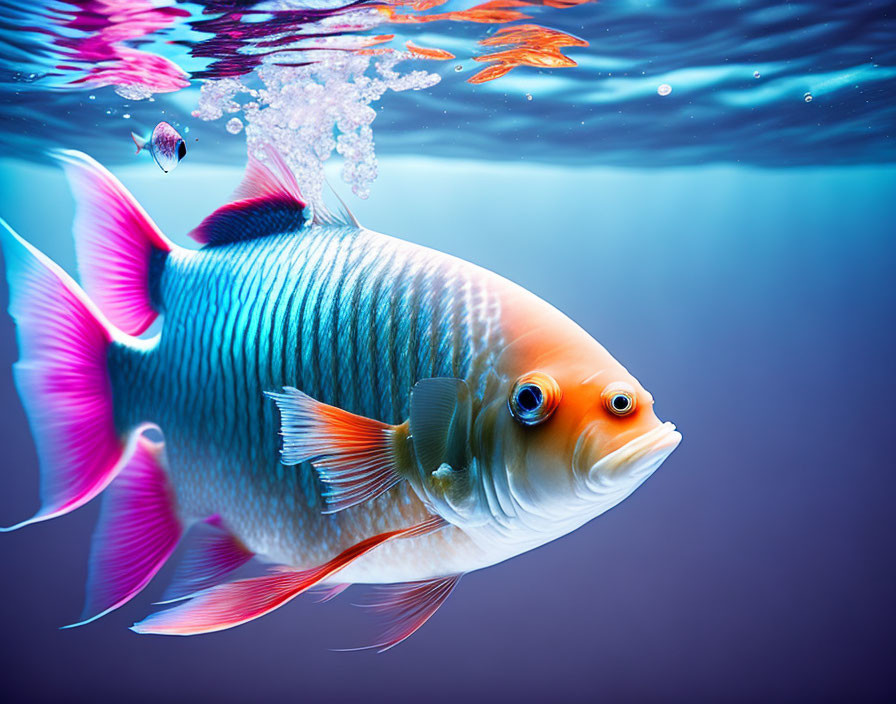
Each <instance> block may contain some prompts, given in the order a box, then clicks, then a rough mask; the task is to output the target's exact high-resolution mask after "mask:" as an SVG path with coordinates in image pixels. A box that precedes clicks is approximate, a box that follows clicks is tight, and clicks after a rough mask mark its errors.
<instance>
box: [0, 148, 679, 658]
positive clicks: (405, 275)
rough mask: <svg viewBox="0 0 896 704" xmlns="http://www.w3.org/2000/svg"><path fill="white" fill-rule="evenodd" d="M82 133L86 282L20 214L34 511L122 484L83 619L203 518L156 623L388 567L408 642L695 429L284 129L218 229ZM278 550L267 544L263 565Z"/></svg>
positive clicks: (392, 637)
mask: <svg viewBox="0 0 896 704" xmlns="http://www.w3.org/2000/svg"><path fill="white" fill-rule="evenodd" d="M59 156H60V159H61V160H62V162H63V164H64V166H65V168H66V170H67V172H68V175H69V178H70V181H71V184H72V188H73V191H74V195H75V197H76V200H77V215H76V220H75V226H74V231H75V243H76V251H77V257H78V267H79V270H80V275H81V284H82V286H83V289H82V288H81V286H79V285H78V284H76V283H75V282H74V281H73V280H72V279H71V278H70V277H69V276H68V274H66V273H65V272H64V271H63V270H62V269H60V268H59V267H58V266H57V265H56V264H54V263H53V262H52V261H50V260H49V259H48V258H47V257H46V256H44V255H43V254H41V253H40V252H39V251H37V250H36V249H35V248H34V247H32V246H31V245H30V244H28V243H27V242H26V241H24V240H23V239H21V238H20V237H19V236H18V235H16V234H15V233H14V232H13V231H12V230H11V229H10V228H9V227H8V226H6V224H5V223H3V225H4V227H3V228H0V231H2V245H3V252H4V257H5V260H6V267H7V276H8V280H9V285H10V298H11V303H10V312H11V313H12V316H13V317H14V318H15V321H16V324H17V326H18V328H17V329H18V340H19V348H20V355H21V357H20V360H19V361H18V362H17V363H16V365H15V368H14V370H15V380H16V384H17V386H18V390H19V393H20V395H21V398H22V402H23V404H24V406H25V410H26V412H27V414H28V417H29V420H30V423H31V427H32V430H33V433H34V438H35V441H36V444H37V451H38V455H39V459H40V468H41V482H42V485H41V497H42V507H41V508H40V510H39V511H38V513H37V514H36V515H35V516H33V517H32V518H30V519H28V520H26V521H24V522H23V523H20V524H19V525H17V526H13V528H18V527H20V526H23V525H26V524H29V523H34V522H36V521H43V520H47V519H49V518H53V517H55V516H60V515H62V514H65V513H68V512H69V511H72V510H74V509H75V508H77V507H79V506H81V505H83V504H85V503H86V502H88V501H90V500H91V499H92V498H94V497H95V496H97V495H98V494H100V493H104V499H103V507H102V511H101V515H100V520H99V525H98V527H97V528H96V532H95V534H94V538H93V545H92V551H91V562H90V572H89V578H88V584H87V600H86V606H85V611H84V615H83V621H82V623H84V622H87V621H91V620H93V619H95V618H97V617H99V616H101V615H103V614H105V613H108V612H109V611H111V610H112V609H115V608H117V607H119V606H121V605H122V604H124V603H125V602H127V601H128V600H129V599H131V598H132V597H133V596H134V595H135V594H137V593H138V592H139V591H140V590H141V589H143V587H145V586H146V584H147V583H148V582H149V581H150V580H151V579H152V577H153V576H154V575H155V574H156V572H157V571H158V570H159V569H160V568H161V567H162V565H163V564H164V563H165V561H166V560H167V559H168V557H169V556H170V555H171V554H172V552H173V551H174V549H175V547H176V546H177V545H178V543H179V541H181V539H182V538H183V539H185V540H187V541H188V542H189V544H188V546H187V553H186V556H185V558H184V560H183V562H182V563H181V564H180V565H179V567H178V569H177V570H176V572H175V577H174V582H173V584H172V585H171V587H170V588H169V591H168V594H167V597H168V599H169V600H171V601H177V602H178V603H177V604H176V605H174V606H173V607H171V608H168V609H166V610H162V611H159V612H157V613H155V614H152V615H151V616H149V617H148V618H146V619H145V620H143V621H141V622H140V623H138V624H136V625H135V626H134V627H133V628H134V630H135V631H137V632H138V633H165V634H180V635H184V634H194V633H206V632H210V631H215V630H220V629H224V628H229V627H231V626H236V625H238V624H241V623H244V622H246V621H249V620H250V619H254V618H257V617H258V616H261V615H263V614H265V613H268V612H269V611H272V610H273V609H276V608H277V607H278V606H281V605H282V604H284V603H286V602H287V601H289V600H290V599H292V598H294V597H296V596H297V595H298V594H301V593H302V592H305V591H307V590H309V589H311V588H320V587H324V588H326V589H327V590H328V595H330V596H332V595H335V594H336V593H338V592H339V591H340V590H341V589H343V588H344V587H345V586H346V585H348V584H352V583H373V584H379V585H388V586H383V587H381V588H380V592H379V596H378V597H376V598H375V605H376V606H377V607H378V609H380V610H381V611H384V612H386V614H387V616H388V628H387V629H386V632H385V633H384V635H383V637H382V638H381V639H380V640H379V642H377V643H376V646H377V647H379V648H387V647H391V646H392V645H394V644H395V643H397V642H399V641H401V640H403V639H404V638H406V637H407V636H409V635H410V634H411V633H413V632H414V631H415V630H416V629H417V628H419V627H420V625H422V624H423V623H424V622H425V621H426V620H427V619H428V618H429V617H430V616H431V615H432V614H433V613H434V612H435V611H436V609H437V608H438V607H439V606H440V605H441V604H442V602H443V601H444V600H445V599H446V598H447V596H448V595H449V594H450V592H451V591H452V589H453V588H454V586H455V584H456V583H457V581H458V579H459V578H460V576H461V575H463V574H464V573H465V572H469V571H471V570H477V569H481V568H483V567H487V566H489V565H493V564H495V563H497V562H501V561H502V560H506V559H507V558H509V557H512V556H514V555H518V554H520V553H522V552H525V551H527V550H531V549H532V548H534V547H536V546H538V545H542V544H544V543H547V542H548V541H551V540H554V539H555V538H558V537H560V536H562V535H564V534H566V533H568V532H570V531H572V530H574V529H575V528H577V527H579V526H581V525H582V524H584V523H585V522H587V521H589V520H591V519H592V518H594V517H595V516H597V515H598V514H600V513H603V512H604V511H606V510H607V509H609V508H611V507H612V506H615V505H616V504H617V503H619V502H620V501H622V500H623V499H624V498H625V497H626V496H628V495H629V494H630V493H631V492H632V491H634V490H635V489H636V488H637V487H638V486H639V485H640V484H641V483H642V482H643V481H644V480H645V479H647V477H648V476H650V474H651V473H652V472H653V471H654V470H656V469H657V467H658V466H659V465H660V464H661V463H662V462H663V460H664V459H665V458H666V457H667V456H668V455H669V453H670V452H672V450H673V449H674V448H675V447H676V446H677V445H678V443H679V441H680V439H681V436H680V435H679V433H678V432H676V430H675V428H674V426H673V425H672V424H671V423H662V422H660V421H659V420H658V419H657V417H656V415H654V411H653V398H652V397H651V396H650V394H649V393H647V391H645V390H644V389H643V388H642V387H641V385H640V384H639V383H638V382H637V381H636V380H635V379H634V378H633V377H632V376H631V374H629V373H628V372H627V371H626V370H625V369H624V368H623V367H622V366H621V365H620V364H619V363H618V362H617V361H616V360H615V359H613V357H611V356H610V354H609V353H608V352H607V351H606V350H605V349H604V348H603V347H602V346H601V345H600V344H598V343H597V342H596V341H595V340H594V339H593V338H592V337H591V336H590V335H588V334H587V333H586V332H585V331H584V330H582V329H581V328H580V327H578V326H577V325H576V324H575V323H573V322H572V321H571V320H569V319H568V318H567V317H566V316H564V315H563V314H561V313H560V312H558V311H557V310H556V309H554V308H553V307H551V306H550V305H548V304H547V303H545V302H544V301H542V300H540V299H539V298H537V297H536V296H534V295H532V294H531V293H528V292H527V291H525V290H524V289H522V288H520V287H519V286H517V285H515V284H513V283H511V282H509V281H507V280H506V279H503V278H501V277H500V276H497V275H495V274H493V273H491V272H489V271H486V270H484V269H481V268H479V267H477V266H474V265H472V264H469V263H467V262H464V261H461V260H458V259H456V258H454V257H451V256H447V255H445V254H441V253H439V252H435V251H433V250H430V249H426V248H424V247H419V246H416V245H413V244H410V243H408V242H403V241H401V240H398V239H393V238H392V237H387V236H385V235H382V234H378V233H376V232H372V231H371V230H368V229H366V228H364V227H361V226H360V225H359V224H358V223H357V221H355V220H354V218H353V217H352V216H351V215H350V214H348V213H347V212H344V213H341V214H338V215H334V214H333V213H331V212H329V211H327V210H326V209H324V208H317V209H316V212H311V211H312V210H314V209H313V208H311V207H309V206H306V203H305V202H304V201H303V199H302V197H301V195H300V193H299V189H298V186H297V184H296V181H295V178H294V176H293V174H292V172H291V171H290V170H289V168H288V167H287V166H286V165H285V164H284V163H283V161H282V160H281V159H280V158H279V156H278V155H277V154H276V153H274V152H273V151H267V152H265V153H264V154H259V157H258V158H255V157H252V156H250V159H249V165H248V168H247V173H246V176H245V179H244V181H243V183H242V185H241V186H240V187H239V189H238V190H237V192H236V194H235V199H234V202H232V203H230V204H229V205H225V206H224V207H222V208H220V209H219V210H217V211H216V212H214V213H213V214H211V215H210V216H209V217H207V218H206V219H205V220H204V221H203V222H202V223H201V224H200V225H199V226H198V227H197V228H196V229H195V230H193V231H192V232H191V233H190V234H191V235H192V236H193V238H194V239H196V240H198V241H199V242H200V243H201V244H202V247H201V248H199V249H195V250H194V249H185V248H182V247H179V246H176V245H175V244H173V243H172V242H171V241H170V240H169V239H167V238H166V237H165V236H164V235H163V234H162V233H161V232H160V231H159V229H158V228H157V227H156V226H155V224H153V222H152V221H151V220H150V218H149V217H148V215H147V214H146V212H145V211H144V210H143V209H142V208H141V207H140V205H138V204H137V203H136V201H135V200H134V199H133V197H132V196H131V195H130V194H129V193H128V192H127V191H126V190H125V188H124V187H123V186H122V185H121V183H119V181H118V180H116V179H115V177H114V176H112V174H110V173H109V172H108V171H106V170H105V169H104V168H102V167H101V166H100V165H99V164H97V163H96V162H95V161H93V160H92V159H91V158H90V157H88V156H86V155H84V154H81V153H79V152H73V151H66V152H61V153H60V155H59ZM262 159H263V160H262ZM0 222H2V221H0ZM157 317H160V318H161V325H160V326H159V332H158V333H157V334H156V335H154V336H153V337H148V338H147V337H145V336H144V337H139V336H140V335H141V334H142V333H144V332H146V331H147V329H148V328H149V327H150V325H151V324H152V323H153V322H154V321H156V319H157ZM150 429H153V430H152V431H150ZM159 437H163V438H164V443H161V442H158V438H159ZM13 528H9V529H6V530H12V529H13ZM187 533H189V534H187ZM253 557H256V558H257V560H256V561H255V563H253V564H257V563H262V564H263V565H265V571H264V572H262V573H261V574H260V575H259V574H258V571H257V570H256V572H255V573H254V574H251V573H250V576H243V577H240V576H239V575H240V574H242V573H245V572H247V570H248V567H243V566H244V565H245V563H247V562H248V561H249V560H251V559H252V558H253ZM240 568H242V569H240Z"/></svg>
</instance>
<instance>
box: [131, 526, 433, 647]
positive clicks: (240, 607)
mask: <svg viewBox="0 0 896 704" xmlns="http://www.w3.org/2000/svg"><path fill="white" fill-rule="evenodd" d="M444 525H445V523H444V521H443V520H442V519H441V518H438V517H433V518H430V519H428V520H426V521H424V522H423V523H420V524H418V525H415V526H411V527H410V528H404V529H401V530H393V531H389V532H387V533H380V534H379V535H375V536H373V537H371V538H367V539H366V540H362V541H361V542H360V543H357V544H356V545H353V546H351V547H350V548H348V549H346V550H343V551H342V552H341V553H339V555H337V556H336V557H334V558H333V559H332V560H330V561H329V562H327V563H325V564H323V565H321V566H320V567H314V568H312V569H310V570H301V571H299V570H291V569H287V568H279V569H277V570H276V571H274V572H272V573H270V574H267V575H264V576H263V577H255V578H252V579H241V580H238V581H236V582H229V583H227V584H220V585H218V586H216V587H212V588H211V589H207V590H205V591H203V592H200V593H199V594H197V595H196V596H195V597H193V598H192V599H190V600H189V601H187V602H185V603H184V604H181V605H180V606H175V607H174V608H172V609H168V610H167V611H159V612H158V613H155V614H152V615H150V616H148V617H147V618H145V619H144V620H143V621H141V622H140V623H136V624H134V625H133V626H132V628H131V630H133V631H135V632H137V633H155V634H161V635H179V636H187V635H196V634H198V633H211V632H213V631H221V630H224V629H225V628H232V627H233V626H239V625H240V624H242V623H246V622H247V621H251V620H253V619H256V618H258V617H259V616H264V615H265V614H267V613H270V612H271V611H273V610H274V609H276V608H278V607H280V606H283V604H285V603H287V602H288V601H290V600H291V599H293V598H295V597H297V596H298V595H299V594H301V593H302V592H304V591H307V590H308V589H310V588H311V587H313V586H315V585H316V584H320V583H321V582H323V581H324V580H326V579H328V578H329V577H330V576H332V575H333V574H335V573H336V572H338V571H339V570H341V569H342V568H343V567H345V566H346V565H348V564H349V563H350V562H353V561H354V560H357V559H358V558H359V557H361V556H362V555H365V554H366V553H368V552H370V551H371V550H373V549H374V548H376V547H378V546H379V545H382V544H383V543H385V542H386V541H387V540H392V539H395V538H410V537H416V536H419V535H425V534H426V533H429V532H431V531H433V530H438V529H439V528H441V527H442V526H444Z"/></svg>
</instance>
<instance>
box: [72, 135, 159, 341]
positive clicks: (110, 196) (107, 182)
mask: <svg viewBox="0 0 896 704" xmlns="http://www.w3.org/2000/svg"><path fill="white" fill-rule="evenodd" d="M135 141H136V140H135ZM138 146H139V145H138ZM55 154H56V156H57V158H58V159H59V160H60V161H61V162H62V165H63V167H64V168H65V172H66V174H67V175H68V179H69V184H70V185H71V189H72V193H73V194H74V196H75V201H76V204H77V210H76V213H75V223H74V235H75V252H76V254H77V258H78V270H79V272H80V274H81V283H82V284H83V286H84V289H85V290H86V291H87V294H88V295H89V296H90V298H91V299H92V300H93V301H96V303H97V305H98V306H99V308H100V310H102V311H103V313H105V315H106V316H107V317H108V318H109V320H111V321H112V322H113V323H114V324H115V325H116V326H117V327H118V328H120V329H121V330H123V331H124V332H126V333H128V334H129V335H139V334H140V333H142V332H143V331H144V330H146V328H148V327H149V326H150V325H151V324H152V322H153V320H155V319H156V316H157V313H156V311H155V309H154V308H153V304H152V299H151V295H150V266H151V264H152V262H153V257H154V252H158V253H159V255H156V256H160V257H161V258H163V257H164V253H166V252H170V251H171V248H172V244H171V242H169V241H168V239H166V238H165V236H164V235H163V234H162V233H161V232H160V231H159V228H158V227H156V225H155V223H154V222H153V221H152V220H151V219H150V217H149V216H148V215H147V214H146V211H144V210H143V208H142V207H140V204H139V203H137V201H136V200H135V199H134V196H132V195H131V194H130V193H129V192H128V191H127V189H126V188H125V187H124V186H122V185H121V182H119V180H118V179H117V178H115V177H114V176H113V175H112V174H111V173H109V172H108V171H107V170H106V169H105V168H103V167H102V166H101V165H100V164H98V163H97V162H96V161H94V160H93V159H91V158H90V157H89V156H87V155H86V154H83V153H81V152H76V151H72V150H61V151H58V152H55Z"/></svg>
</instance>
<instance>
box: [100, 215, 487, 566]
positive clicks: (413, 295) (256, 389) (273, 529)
mask: <svg viewBox="0 0 896 704" xmlns="http://www.w3.org/2000/svg"><path fill="white" fill-rule="evenodd" d="M465 269H466V271H465ZM477 274H479V271H477V270H476V269H475V267H472V266H470V265H468V264H465V263H464V262H461V261H459V260H456V259H453V258H451V257H447V256H445V255H440V254H438V253H436V252H432V251H429V250H426V249H424V248H422V247H417V246H414V245H411V244H408V243H406V242H402V241H400V240H396V239H393V238H390V237H387V236H385V235H381V234H378V233H375V232H372V231H370V230H364V229H360V230H359V229H356V228H349V227H312V228H310V229H308V230H307V231H304V232H299V233H292V232H291V233H284V234H281V235H276V236H271V237H266V238H264V239H255V240H249V241H246V242H236V243H233V244H227V245H221V246H217V247H212V248H209V249H205V250H201V251H198V252H196V251H192V250H181V251H176V252H173V253H172V254H171V255H170V256H169V257H168V259H167V261H166V262H165V267H164V273H163V274H162V278H161V282H160V286H159V296H160V299H161V300H160V301H159V306H160V312H161V313H162V315H163V316H164V326H163V331H162V333H161V335H160V336H159V339H158V342H157V344H156V345H154V346H152V347H150V348H149V349H148V350H141V351H140V352H138V353H136V355H137V356H138V359H137V360H128V359H125V360H122V363H119V362H118V361H117V360H116V361H115V362H114V363H113V364H111V365H110V367H111V368H112V369H119V370H121V371H120V372H119V373H117V374H113V377H112V378H113V389H114V391H113V394H114V396H115V399H116V402H115V407H116V408H117V409H126V411H127V413H128V417H125V418H121V419H120V420H119V424H120V428H121V429H122V430H124V429H127V428H130V427H133V426H135V425H137V424H138V423H139V422H141V421H144V420H147V419H150V420H152V421H153V422H155V423H157V424H158V425H159V426H160V427H161V429H162V432H163V433H164V436H165V444H166V452H167V456H168V465H169V470H170V474H171V477H172V482H173V484H174V487H175V490H176V493H177V497H178V504H179V508H180V510H181V511H182V512H183V514H184V517H185V518H186V519H188V520H197V519H201V518H204V517H205V516H208V515H212V514H219V515H221V517H222V518H223V519H224V521H225V522H226V523H227V525H228V526H230V527H231V530H233V531H234V532H235V533H236V534H237V535H238V536H239V537H240V538H241V539H242V540H243V542H244V543H245V544H246V545H247V546H248V547H249V548H250V549H252V550H253V552H256V553H258V554H260V555H263V556H266V557H268V558H269V559H271V560H272V561H275V562H279V563H285V564H291V565H295V566H299V567H309V566H311V565H313V564H318V563H319V562H321V561H323V560H325V559H326V558H327V557H329V556H332V554H334V553H335V552H339V550H340V549H343V548H345V547H347V546H348V545H350V544H352V543H354V542H357V541H358V540H359V539H360V538H362V537H364V536H367V535H371V534H374V533H379V532H382V531H383V530H387V529H390V528H394V527H398V525H403V524H405V523H407V522H408V521H409V519H411V520H410V522H413V520H412V519H413V518H417V517H420V516H422V515H423V514H422V507H421V506H420V504H419V500H418V499H417V498H416V497H415V496H414V495H413V492H412V490H411V489H410V488H409V487H408V486H406V485H405V486H400V487H396V488H395V489H394V490H393V491H392V492H390V493H389V494H388V495H386V496H382V497H380V498H379V499H377V500H376V502H374V503H375V505H374V506H371V507H368V508H366V509H365V510H357V509H356V510H348V511H345V512H341V513H340V514H336V515H333V516H326V515H322V513H321V509H322V507H323V501H322V499H321V484H320V481H319V480H318V479H317V477H316V475H315V473H314V471H313V470H312V468H311V467H310V465H309V464H307V463H305V464H303V465H300V466H298V467H286V466H283V465H282V464H281V463H280V456H279V446H280V437H279V434H278V430H279V419H278V414H277V409H276V407H275V406H274V404H272V403H271V402H270V401H269V400H267V399H265V398H264V396H263V392H264V391H267V390H271V389H279V388H281V387H283V386H287V385H288V386H295V387H298V388H299V389H301V390H302V391H304V392H305V393H307V394H308V395H310V396H313V397H314V398H316V399H318V400H320V401H322V402H323V403H327V404H330V405H334V406H339V407H340V408H344V409H346V410H348V411H350V412H352V413H357V414H359V415H364V416H369V417H372V418H376V419H379V420H382V421H383V422H386V423H400V422H401V421H402V420H403V419H404V418H406V417H407V415H408V403H409V398H410V396H409V392H410V390H411V388H412V387H413V385H414V384H415V383H416V382H417V381H418V380H419V379H423V378H428V377H439V376H450V377H460V378H464V379H469V380H470V383H471V384H472V385H473V386H474V387H480V388H484V385H485V383H486V378H487V376H488V375H489V374H490V373H493V365H494V361H495V359H496V357H497V354H498V353H499V352H500V349H501V331H500V327H499V313H500V303H499V300H498V298H497V295H496V294H495V293H493V292H490V290H489V288H488V287H487V285H486V284H483V282H482V281H481V276H480V277H477ZM111 354H112V355H113V357H114V356H115V355H116V354H117V355H121V356H123V357H125V358H127V357H129V356H132V355H134V354H135V353H134V352H132V349H131V348H130V347H118V348H115V347H113V348H112V350H111ZM119 399H120V400H119ZM432 539H435V540H438V541H439V542H441V541H443V540H444V539H445V538H444V536H439V537H437V538H436V537H434V538H430V540H432ZM417 542H421V543H425V542H427V539H419V540H418V541H417ZM407 547H408V545H407V544H403V543H395V544H393V545H392V546H390V545H384V546H383V547H382V548H380V552H388V551H389V550H396V551H404V550H406V549H407ZM420 547H421V549H423V550H425V549H426V546H425V545H421V546H420ZM442 547H443V549H442V552H443V554H444V546H442ZM377 563H378V564H379V566H380V569H383V568H385V567H386V565H387V564H388V563H389V557H388V555H380V556H379V557H378V560H377ZM416 569H417V568H416V567H414V566H405V567H403V568H401V569H400V570H399V572H397V573H396V572H395V571H393V570H392V569H389V570H388V571H387V574H386V575H384V577H385V579H383V581H399V580H397V579H394V578H393V577H394V576H395V574H403V575H404V579H421V578H425V577H428V576H431V575H430V574H428V573H427V572H426V571H424V572H423V573H415V571H414V570H416ZM424 569H425V568H424ZM439 569H442V568H441V567H440V568H439ZM365 577H366V578H367V579H368V580H370V581H379V580H378V579H377V575H376V574H375V572H370V573H365Z"/></svg>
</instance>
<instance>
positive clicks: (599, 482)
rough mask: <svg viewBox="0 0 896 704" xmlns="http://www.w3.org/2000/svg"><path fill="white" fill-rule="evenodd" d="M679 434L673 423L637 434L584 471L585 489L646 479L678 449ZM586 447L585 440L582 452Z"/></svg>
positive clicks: (598, 488)
mask: <svg viewBox="0 0 896 704" xmlns="http://www.w3.org/2000/svg"><path fill="white" fill-rule="evenodd" d="M680 442H681V433H679V432H678V431H677V430H676V429H675V425H674V424H673V423H669V422H666V423H663V424H662V425H661V426H659V427H657V428H654V429H653V430H650V431H648V432H646V433H644V434H643V435H639V436H638V437H636V438H635V439H634V440H630V441H629V442H627V443H626V444H625V445H623V446H622V447H620V448H618V449H616V450H614V451H613V452H611V453H610V454H608V455H606V456H605V457H601V458H600V459H599V460H598V461H597V462H595V463H593V464H592V465H591V467H590V468H588V471H587V473H586V474H585V480H586V483H587V484H588V486H589V488H592V489H595V490H604V489H606V488H608V487H609V486H612V485H614V484H616V483H618V482H620V481H625V482H627V483H628V482H632V481H637V480H643V479H646V478H647V477H649V476H650V475H651V474H653V472H655V471H656V470H657V468H658V467H659V466H660V465H661V464H662V463H663V461H664V460H665V459H666V458H667V457H668V456H669V455H670V454H671V453H672V451H673V450H674V449H675V448H676V447H678V444H679V443H680ZM588 445H589V443H588V440H587V438H586V440H585V443H584V446H583V448H582V449H583V450H585V449H586V448H587V446H588Z"/></svg>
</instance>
